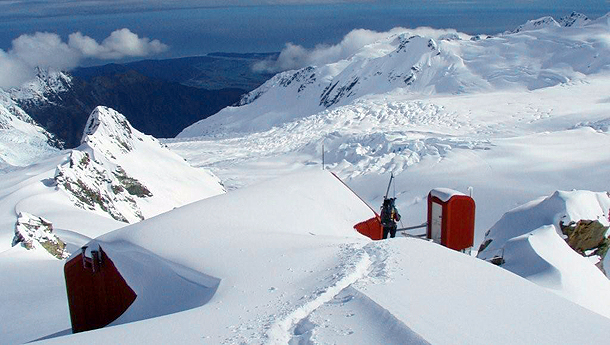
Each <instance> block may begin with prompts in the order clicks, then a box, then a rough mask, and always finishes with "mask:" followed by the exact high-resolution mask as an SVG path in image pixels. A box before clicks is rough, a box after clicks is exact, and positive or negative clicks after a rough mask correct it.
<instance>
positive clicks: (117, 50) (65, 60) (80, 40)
mask: <svg viewBox="0 0 610 345" xmlns="http://www.w3.org/2000/svg"><path fill="white" fill-rule="evenodd" d="M167 49H168V47H167V45H165V44H163V43H161V42H160V41H159V40H150V39H149V38H146V37H142V38H140V37H138V35H137V34H135V33H133V32H131V31H130V30H129V29H119V30H116V31H114V32H112V33H111V34H110V36H108V37H107V38H106V39H104V40H103V41H102V43H101V44H100V43H98V42H97V41H96V40H94V39H93V38H91V37H89V36H85V35H83V34H82V33H80V32H75V33H73V34H71V35H70V36H69V37H68V42H67V43H66V42H63V41H62V40H61V37H59V36H58V35H57V34H54V33H49V32H37V33H35V34H33V35H21V36H19V37H18V38H16V39H14V40H13V42H12V47H11V49H10V50H8V52H5V51H3V50H1V49H0V88H10V87H17V86H20V85H21V84H22V83H23V82H25V81H27V80H29V79H31V78H32V77H33V76H34V70H35V68H36V67H43V68H47V69H55V70H69V69H72V68H74V67H77V66H78V65H79V64H80V63H81V62H82V61H83V59H87V58H95V59H115V60H116V59H122V58H125V57H144V56H149V55H153V54H158V53H161V52H163V51H166V50H167Z"/></svg>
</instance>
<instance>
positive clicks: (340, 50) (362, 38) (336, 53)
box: [254, 27, 464, 72]
mask: <svg viewBox="0 0 610 345" xmlns="http://www.w3.org/2000/svg"><path fill="white" fill-rule="evenodd" d="M403 32H408V33H409V34H411V35H420V36H426V37H432V38H435V39H438V38H439V37H440V36H442V35H446V34H447V33H456V31H455V30H453V29H447V30H445V29H433V28H428V27H421V28H417V29H404V28H394V29H392V30H390V31H386V32H377V31H372V30H366V29H356V30H352V31H350V32H349V33H348V34H347V35H345V37H343V39H342V40H341V42H339V43H338V44H335V45H317V46H315V47H314V48H313V49H307V48H304V47H302V46H300V45H296V44H293V43H286V46H285V47H284V49H283V50H282V52H281V53H280V56H279V57H278V59H277V61H261V62H259V63H257V64H255V65H254V69H255V70H257V71H265V72H280V71H286V70H290V69H299V68H303V67H307V66H320V65H324V64H329V63H333V62H337V61H340V60H343V59H347V58H349V57H350V56H352V55H354V54H355V53H356V52H358V51H359V50H360V49H362V48H363V47H364V46H366V45H369V44H372V43H375V42H376V41H379V40H382V39H384V38H387V37H389V36H391V35H394V34H398V33H403ZM460 35H464V34H460Z"/></svg>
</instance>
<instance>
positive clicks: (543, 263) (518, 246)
mask: <svg viewBox="0 0 610 345" xmlns="http://www.w3.org/2000/svg"><path fill="white" fill-rule="evenodd" d="M609 212H610V196H609V195H608V194H607V193H593V192H588V191H572V192H559V191H558V192H555V193H554V194H553V195H551V196H549V197H546V198H542V199H538V200H534V201H532V202H530V203H528V204H525V205H523V206H520V207H518V208H516V209H513V210H511V211H509V212H507V213H506V214H505V215H504V216H503V217H502V219H500V220H499V221H498V222H497V223H496V224H495V225H494V226H493V227H492V228H491V229H489V231H488V232H487V233H486V234H485V240H484V242H483V244H482V245H481V250H480V252H479V254H478V257H479V258H482V259H487V260H489V259H492V258H493V257H500V258H501V259H502V262H503V263H502V264H501V267H503V268H505V269H507V270H509V271H511V272H513V273H516V274H518V275H520V276H522V277H524V278H526V279H528V280H530V281H532V282H535V283H536V284H538V285H540V286H543V287H545V288H547V289H549V290H550V291H553V292H555V293H557V294H558V295H560V296H562V297H565V298H567V299H569V300H572V301H574V302H575V303H578V304H580V305H582V306H584V307H585V308H588V309H590V310H593V311H596V312H597V313H599V314H601V315H604V316H606V317H610V312H609V311H610V297H608V291H610V281H609V280H608V278H607V277H606V276H604V274H603V273H602V271H601V270H600V269H598V268H597V267H596V266H595V265H594V264H595V262H599V261H600V260H603V258H604V257H605V255H606V253H605V250H607V249H605V248H607V243H605V242H603V241H604V239H605V238H607V237H608V233H607V230H608V225H609V219H608V213H609ZM581 220H593V221H597V222H600V224H601V225H602V226H604V227H605V231H604V232H603V233H602V234H601V238H600V239H598V240H597V241H596V242H597V244H596V245H597V246H600V245H603V246H604V249H602V250H597V249H598V247H595V248H586V249H587V251H586V253H585V252H583V253H582V255H580V254H578V253H577V252H576V251H575V250H576V249H577V248H574V249H573V248H570V246H568V244H567V243H566V241H567V240H568V236H567V235H566V234H564V231H565V226H567V225H570V224H575V223H577V222H579V221H581ZM591 235H592V234H590V233H589V234H586V236H587V237H590V236H591ZM564 238H566V240H564ZM600 242H601V243H600ZM596 250H597V251H596ZM586 254H588V257H584V255H586ZM600 266H601V265H600Z"/></svg>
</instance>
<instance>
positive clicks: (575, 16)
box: [559, 12, 591, 28]
mask: <svg viewBox="0 0 610 345" xmlns="http://www.w3.org/2000/svg"><path fill="white" fill-rule="evenodd" d="M590 21H591V20H589V18H588V17H587V16H585V15H584V14H582V13H578V12H572V13H571V14H570V15H567V16H564V17H561V18H560V19H559V25H561V26H563V27H566V28H568V27H576V26H583V25H585V24H587V23H589V22H590Z"/></svg>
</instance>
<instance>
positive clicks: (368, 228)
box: [354, 215, 383, 240]
mask: <svg viewBox="0 0 610 345" xmlns="http://www.w3.org/2000/svg"><path fill="white" fill-rule="evenodd" d="M354 229H356V230H357V231H358V232H359V233H361V234H363V235H364V236H367V237H369V238H370V239H372V240H381V239H383V226H382V225H381V218H379V216H378V215H376V216H375V217H373V218H371V219H369V220H365V221H364V222H361V223H358V224H356V225H354Z"/></svg>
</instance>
